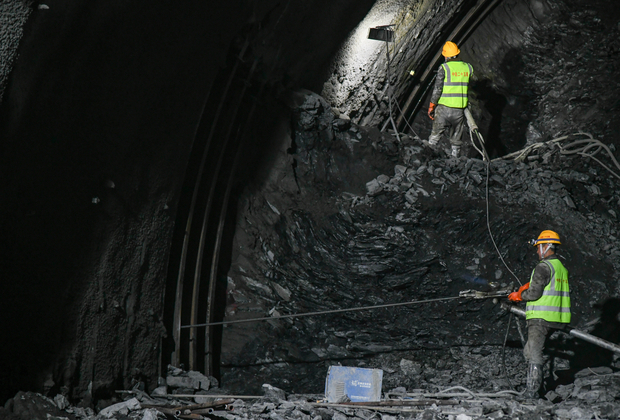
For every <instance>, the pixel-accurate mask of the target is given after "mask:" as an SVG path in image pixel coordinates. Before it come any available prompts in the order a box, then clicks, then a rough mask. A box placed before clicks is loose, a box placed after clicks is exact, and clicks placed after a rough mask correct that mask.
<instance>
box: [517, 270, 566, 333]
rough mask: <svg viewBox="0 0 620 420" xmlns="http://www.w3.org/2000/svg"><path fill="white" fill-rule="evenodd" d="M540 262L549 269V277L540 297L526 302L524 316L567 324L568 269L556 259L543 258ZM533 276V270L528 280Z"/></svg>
mask: <svg viewBox="0 0 620 420" xmlns="http://www.w3.org/2000/svg"><path fill="white" fill-rule="evenodd" d="M542 262H543V263H545V264H547V266H549V268H550V269H551V278H550V281H549V284H548V285H547V286H546V287H545V288H544V290H543V294H542V296H541V297H540V299H538V300H534V301H531V302H527V305H526V306H525V318H526V319H544V320H545V321H549V322H562V323H565V324H568V323H569V322H570V316H571V314H570V290H569V287H568V271H567V270H566V268H564V266H563V265H562V263H561V262H560V260H558V259H553V260H543V261H542ZM533 277H534V271H532V276H531V277H530V281H532V278H533Z"/></svg>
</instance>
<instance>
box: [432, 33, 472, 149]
mask: <svg viewBox="0 0 620 420" xmlns="http://www.w3.org/2000/svg"><path fill="white" fill-rule="evenodd" d="M460 52H461V50H459V47H457V45H456V44H455V43H454V42H451V41H448V42H446V43H445V45H444V46H443V50H442V52H441V54H442V55H443V56H444V57H445V60H446V61H445V63H443V64H442V65H441V66H440V67H439V69H438V70H437V77H436V78H435V86H434V87H433V93H432V94H431V103H430V106H429V108H428V116H429V117H430V119H431V120H433V130H432V132H431V136H430V137H429V138H428V143H429V144H430V145H431V146H436V145H437V144H438V143H439V140H440V139H441V136H442V135H443V133H444V132H445V131H446V130H448V129H450V144H451V145H452V153H451V154H452V156H453V157H459V153H460V151H461V145H462V144H463V142H462V141H461V136H462V135H463V127H464V125H465V114H464V110H465V108H466V107H467V103H468V99H467V92H468V88H469V80H470V78H471V76H472V74H473V72H474V70H473V68H472V66H471V64H469V63H465V62H464V61H461V60H459V58H458V55H459V54H460Z"/></svg>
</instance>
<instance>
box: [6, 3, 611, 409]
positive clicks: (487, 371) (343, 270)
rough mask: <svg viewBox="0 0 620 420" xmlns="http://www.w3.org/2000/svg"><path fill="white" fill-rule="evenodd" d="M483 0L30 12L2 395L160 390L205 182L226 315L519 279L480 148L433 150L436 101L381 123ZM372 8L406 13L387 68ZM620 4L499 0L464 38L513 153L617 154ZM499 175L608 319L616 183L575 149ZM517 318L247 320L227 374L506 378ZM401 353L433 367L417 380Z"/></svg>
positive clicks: (10, 227)
mask: <svg viewBox="0 0 620 420" xmlns="http://www.w3.org/2000/svg"><path fill="white" fill-rule="evenodd" d="M475 3H476V2H473V1H468V0H460V1H459V0H442V1H430V0H428V1H420V2H413V3H408V2H398V1H383V2H381V1H378V2H375V3H374V4H373V2H371V1H366V2H359V1H356V2H353V1H344V0H343V1H321V0H316V1H313V2H310V3H308V2H306V3H304V4H295V3H293V2H287V3H280V2H275V1H273V2H242V1H239V2H236V3H227V4H226V5H224V4H221V5H220V4H218V5H205V4H185V5H183V6H179V5H178V4H176V3H174V4H173V3H172V2H170V3H168V2H164V3H160V4H151V3H149V4H148V5H147V4H141V3H132V4H127V3H125V2H114V3H110V4H106V5H97V4H92V3H79V4H78V3H73V4H67V3H64V2H47V3H46V4H45V7H36V5H35V6H33V7H32V14H31V15H30V17H29V19H28V22H27V23H26V25H25V26H24V27H23V29H24V35H23V38H21V42H20V46H19V49H18V50H17V53H18V55H17V56H15V48H14V47H12V48H5V49H3V60H4V62H9V61H11V62H12V60H13V57H17V58H16V59H15V62H14V66H13V70H12V73H11V75H10V77H9V78H8V79H3V82H2V83H0V86H2V85H3V84H6V90H5V92H4V96H3V98H2V104H1V107H0V138H1V139H2V143H1V145H0V153H1V161H0V170H1V171H2V177H3V178H2V179H3V183H2V196H3V197H4V199H3V200H2V202H1V204H0V214H1V215H2V218H1V222H0V223H1V224H0V228H1V232H2V237H3V245H2V246H3V252H2V253H1V254H2V257H0V258H2V260H1V264H2V267H3V277H4V279H3V281H2V288H3V289H2V293H0V295H1V296H2V297H1V299H2V302H0V303H2V304H1V305H0V307H1V308H2V313H1V314H2V318H3V319H11V320H12V322H10V323H4V331H3V335H4V336H7V337H13V338H14V339H15V345H14V346H10V347H5V348H4V349H3V354H2V362H1V363H2V366H1V369H0V372H2V377H1V381H0V385H1V387H2V389H1V391H2V394H1V395H2V399H3V400H4V399H6V398H8V397H10V396H11V395H12V393H14V392H15V391H16V390H17V389H19V388H21V389H36V390H42V389H43V384H44V383H45V384H47V385H46V386H48V387H49V388H50V389H51V390H52V391H51V392H59V391H62V392H65V393H67V394H68V395H70V397H71V398H73V399H75V400H79V399H83V401H84V403H85V404H89V403H91V402H97V401H103V400H105V399H107V398H109V397H110V396H111V395H113V393H114V390H116V389H121V388H127V387H130V386H132V385H133V384H134V383H136V382H139V381H143V382H145V383H146V384H147V387H148V388H150V389H152V388H154V387H155V386H156V385H157V376H158V375H160V374H164V371H165V366H164V367H162V366H160V365H161V364H162V363H164V364H165V363H167V362H169V361H171V360H172V359H173V358H174V356H173V355H172V356H171V350H172V349H174V343H173V342H172V341H173V336H174V334H173V330H174V325H173V320H172V312H173V310H174V304H175V303H174V300H175V285H176V283H175V282H176V279H178V278H180V277H179V276H178V270H179V267H180V265H179V261H180V258H181V257H180V255H181V253H182V252H181V250H182V243H183V236H184V235H185V227H186V226H188V224H187V221H188V219H189V217H190V215H191V214H192V213H191V212H190V208H191V201H192V198H191V197H192V194H194V195H197V196H198V197H199V198H198V199H197V200H198V204H197V207H198V208H201V206H202V208H203V209H209V208H210V207H208V203H207V202H206V201H207V199H206V197H208V196H209V194H212V196H213V197H215V198H214V200H215V201H214V202H215V203H216V204H217V205H219V206H220V207H217V209H218V210H219V211H221V212H222V214H223V215H224V216H223V217H222V218H221V220H222V222H221V223H222V227H223V229H222V230H223V232H222V233H220V234H219V235H220V236H218V238H219V239H220V240H219V241H214V242H213V244H216V245H214V246H216V248H217V247H219V248H217V249H216V250H217V251H218V252H219V251H221V254H222V257H221V260H220V261H219V263H218V265H216V266H215V273H216V274H217V275H216V276H214V278H215V279H216V280H217V281H215V283H214V284H215V286H214V287H216V288H217V293H218V294H217V296H218V299H219V300H218V302H217V303H218V305H217V306H218V309H217V314H216V316H217V317H218V318H219V319H238V318H244V317H245V318H250V317H255V316H264V315H267V314H277V313H280V314H285V313H301V312H309V311H313V310H324V309H337V308H342V307H354V306H364V305H377V304H383V303H391V302H397V301H406V300H412V299H430V298H437V297H448V296H455V295H457V294H458V292H459V291H460V290H462V289H465V288H472V287H477V286H478V285H480V284H481V283H480V281H482V282H483V283H484V282H485V281H486V282H487V283H485V284H488V281H489V280H493V281H495V282H497V283H499V284H500V285H502V286H505V287H511V286H512V284H513V283H514V282H513V279H512V276H511V275H510V274H509V273H508V271H507V270H506V269H505V267H503V265H500V262H499V260H498V257H497V254H496V253H495V251H494V250H493V248H492V247H491V243H490V239H489V237H488V233H487V232H486V228H487V227H486V224H485V223H484V221H485V216H486V207H485V206H486V201H485V188H484V186H485V183H484V178H483V177H484V176H485V167H484V165H483V164H482V162H481V161H479V160H477V159H472V158H474V157H475V155H476V154H475V151H473V150H470V151H469V153H470V155H469V159H465V158H462V159H461V160H460V161H453V160H448V159H446V158H445V156H443V155H442V152H439V154H434V153H432V152H431V151H429V150H427V149H424V148H423V147H422V146H421V143H420V141H419V140H420V138H422V139H423V138H425V136H426V135H428V133H429V131H430V123H429V121H428V120H427V119H426V118H425V115H424V114H425V113H424V112H421V113H419V114H417V115H415V116H412V118H407V121H408V122H409V124H410V125H411V127H408V126H407V127H404V128H403V129H402V139H401V141H400V142H397V141H395V137H394V136H393V135H392V134H391V133H390V132H389V130H388V131H381V128H383V126H384V125H385V124H386V122H387V118H388V115H389V110H388V108H387V102H386V96H387V92H388V90H390V91H391V92H392V93H393V97H394V100H395V102H396V103H398V104H399V106H401V107H405V104H406V103H407V101H408V99H409V98H410V97H412V96H411V93H412V92H413V91H414V90H415V89H416V86H418V88H419V84H420V79H418V78H417V77H418V76H419V75H420V73H422V72H424V71H425V69H427V68H428V67H429V66H432V64H433V57H434V56H435V55H436V53H437V51H438V49H439V48H440V47H441V44H442V43H443V42H444V41H446V40H447V39H446V36H448V34H451V33H453V32H454V31H455V30H456V29H457V28H458V24H459V22H461V21H462V19H463V17H464V16H466V15H467V13H468V11H470V10H472V8H474V7H475ZM16 4H17V3H16ZM19 4H20V5H22V3H19ZM373 6H374V8H373ZM3 7H4V6H3ZM20 10H25V11H24V12H22V14H21V15H20V16H21V17H20V18H19V19H21V20H19V19H16V18H15V19H14V18H11V19H9V20H10V21H11V22H12V25H13V26H14V27H15V28H16V29H14V30H13V31H9V32H8V33H9V34H10V36H12V37H15V36H17V38H19V35H20V34H19V30H21V29H22V26H21V24H17V25H15V22H16V21H17V22H23V21H24V20H25V18H24V16H25V15H27V10H26V9H24V8H23V7H22V6H20ZM367 15H368V16H369V19H370V21H364V22H367V23H368V22H370V23H372V25H373V26H374V25H378V24H388V23H394V24H395V25H396V26H395V29H396V35H397V37H396V40H397V42H396V43H395V44H393V45H391V46H390V48H391V50H390V51H391V56H392V59H393V61H392V63H391V68H392V69H393V72H392V78H391V79H390V80H386V78H385V72H384V69H385V66H386V61H385V58H384V53H385V49H384V46H383V45H382V44H381V43H378V42H376V43H375V44H374V45H375V46H374V47H370V49H368V47H367V46H368V45H370V44H365V43H372V42H374V41H370V40H364V39H362V40H363V41H364V42H365V43H364V44H359V42H361V41H362V40H360V38H359V37H360V33H364V32H365V31H366V29H365V27H364V26H359V27H357V29H356V25H358V23H359V22H362V21H363V19H364V17H365V16H367ZM617 15H618V12H617V11H616V10H613V8H611V7H609V5H608V4H607V3H606V2H603V1H600V2H595V3H592V4H590V3H589V2H582V1H576V2H565V1H562V0H531V1H527V2H520V1H512V0H503V1H501V2H498V4H497V5H496V6H494V7H493V8H491V9H490V10H488V13H487V14H485V15H484V19H482V20H481V22H479V23H477V24H476V25H475V27H473V28H471V30H470V31H469V33H465V32H458V34H460V35H459V36H462V37H463V39H462V42H461V48H462V50H463V57H464V58H465V59H467V60H468V61H470V62H471V63H472V64H473V65H474V68H475V73H476V79H475V80H474V84H473V87H472V105H473V106H472V109H473V112H474V115H475V117H476V118H477V119H478V120H479V122H480V124H481V128H482V131H483V132H484V134H485V136H487V138H488V139H489V145H490V147H491V148H492V152H493V154H494V156H499V155H503V154H505V153H508V152H512V151H515V150H517V149H520V148H521V147H523V146H524V145H530V144H532V143H534V142H537V141H541V140H549V139H552V138H556V137H558V136H560V135H563V134H570V133H573V132H575V131H581V130H585V131H588V132H589V133H591V134H592V135H593V136H594V137H595V138H599V139H601V140H603V141H604V142H605V143H607V144H609V145H610V146H611V148H612V149H611V151H612V152H613V151H614V150H615V147H617V146H620V142H619V141H618V138H617V134H616V133H617V131H618V122H617V119H615V118H614V117H613V116H614V113H615V111H616V104H615V102H616V101H615V96H614V95H615V94H616V93H617V91H618V86H617V83H616V82H615V79H613V76H612V75H613V74H614V71H615V69H617V66H618V49H617V48H616V47H615V43H614V41H615V40H616V39H617V37H618V32H619V31H620V28H618V25H617V17H618V16H617ZM3 19H4V17H3ZM364 25H365V24H364ZM8 27H9V26H8V25H7V26H4V25H3V28H8ZM360 31H361V32H360ZM466 32H467V31H466ZM2 33H4V32H2ZM362 38H363V37H362ZM11 41H12V42H13V44H14V38H11ZM4 45H6V44H5V43H4V42H3V46H4ZM360 45H362V46H361V47H360ZM357 48H362V50H358V49H357ZM360 51H361V52H360ZM5 53H6V54H5ZM3 68H4V67H3ZM412 71H413V72H414V75H413V76H412V75H411V72H412ZM302 88H303V89H306V90H303V89H302ZM311 91H314V92H322V96H323V97H319V96H318V95H316V94H314V93H312V92H311ZM420 101H421V103H422V104H423V105H422V108H423V107H424V106H427V104H428V99H427V98H426V99H425V98H424V97H423V95H422V98H421V100H420ZM394 111H395V112H396V110H394ZM583 138H587V136H586V137H584V136H583V135H582V136H581V137H575V139H583ZM202 156H205V158H204V159H203V158H202ZM213 156H221V157H222V158H221V159H218V158H215V160H213V161H211V160H209V159H212V158H213ZM205 159H206V160H205ZM201 162H202V163H204V162H206V163H207V164H206V165H203V166H204V167H206V168H207V169H206V170H205V171H201V170H200V167H201ZM218 162H219V163H218ZM605 162H607V164H608V165H609V166H613V163H609V162H608V161H605ZM211 163H214V165H211ZM397 165H398V166H397ZM233 168H234V169H233ZM210 171H211V172H210ZM218 171H220V172H218ZM226 171H228V172H226ZM492 172H493V175H492V177H491V181H490V182H491V193H492V197H491V201H490V202H489V204H490V211H491V229H492V230H493V232H495V233H496V235H497V239H498V246H499V248H500V249H501V250H502V252H504V253H505V255H504V256H505V257H506V259H507V260H508V261H509V263H510V265H511V266H512V267H513V268H514V270H515V272H516V273H517V274H518V275H519V277H521V278H522V279H523V278H525V277H526V273H527V272H528V271H529V269H531V267H532V265H533V264H534V262H535V260H534V256H533V255H531V254H530V252H529V251H530V250H529V249H528V248H526V247H525V246H524V242H525V240H527V239H529V238H530V237H531V236H534V235H536V234H537V232H538V231H540V230H541V229H546V228H553V229H556V230H558V231H559V232H560V234H561V235H562V236H563V237H565V238H566V245H565V248H564V257H565V258H566V260H567V262H566V265H567V266H568V267H569V271H570V272H571V273H575V277H574V278H576V279H582V278H587V279H589V282H588V283H579V282H577V283H576V284H575V302H576V303H577V309H576V311H575V313H576V318H577V322H578V323H579V324H580V325H586V324H587V323H588V322H590V321H592V320H593V319H595V317H596V314H597V308H598V307H600V306H597V305H601V304H603V303H604V301H605V299H606V298H607V297H609V296H614V295H617V294H618V292H619V290H618V289H619V287H620V285H619V284H618V280H617V278H616V277H615V273H616V272H617V270H618V268H620V267H619V265H620V261H619V258H620V251H619V250H618V248H617V236H618V232H617V217H618V214H619V213H618V206H619V205H620V197H619V196H618V193H617V191H618V188H617V187H618V182H617V179H616V178H615V177H614V176H613V175H609V172H607V171H606V170H605V169H604V168H602V167H601V166H600V165H598V162H596V161H595V160H593V159H589V158H581V157H578V156H575V157H568V158H567V157H563V156H561V155H560V154H559V152H558V150H557V149H556V150H554V149H553V148H547V149H541V150H539V151H537V153H533V154H532V155H531V156H529V157H526V158H525V160H524V161H521V162H513V161H511V160H506V161H500V162H499V163H494V164H493V165H492ZM222 174H225V176H224V175H222ZM222 180H226V181H222ZM200 186H201V187H200ZM201 188H202V189H201ZM226 191H227V193H225V194H223V193H222V192H226ZM203 193H204V195H203ZM541 196H542V197H541ZM200 200H203V201H204V202H203V201H200ZM218 203H219V204H218ZM213 214H215V211H214V213H213ZM203 217H204V219H205V220H207V219H208V217H207V216H205V212H204V211H203V212H202V213H201V212H200V211H199V212H197V213H196V214H195V218H196V220H197V221H199V220H200V219H202V218H203ZM210 217H214V216H213V215H211V216H210ZM196 223H198V222H196ZM195 226H197V225H195ZM209 232H210V231H209ZM207 236H209V237H211V234H210V235H207ZM208 243H210V242H208ZM220 248H221V249H220ZM196 249H199V248H196ZM593 250H596V251H593ZM212 251H213V250H211V252H212ZM196 252H198V251H196ZM195 260H196V261H194V262H193V263H195V264H196V266H197V267H199V264H198V260H200V258H197V257H196V258H195ZM190 263H192V261H190ZM196 266H190V265H188V267H189V268H188V271H191V270H192V269H194V270H196ZM481 279H482V280H481ZM483 286H484V285H483ZM481 287H482V286H481ZM505 325H506V316H505V315H503V314H502V313H501V312H500V311H499V310H498V308H497V307H496V306H494V305H493V304H492V303H491V302H490V301H475V302H474V301H454V302H447V303H439V302H438V303H433V304H431V305H429V306H427V307H424V308H422V307H420V308H418V307H415V308H414V307H411V308H401V309H398V310H387V309H386V310H381V311H373V312H359V313H352V314H348V315H339V316H328V317H317V318H307V319H304V320H295V321H270V322H268V323H261V324H256V325H255V324H239V325H238V326H227V327H224V328H223V329H222V334H221V338H220V339H221V350H222V351H221V354H220V355H219V358H220V360H219V362H220V364H219V365H218V367H219V368H220V369H221V371H220V372H219V374H220V378H221V379H222V386H223V387H229V389H231V390H239V391H240V392H245V391H247V392H251V391H255V390H256V389H257V387H260V385H261V384H262V383H264V382H272V383H276V384H277V385H279V386H281V387H283V388H285V389H287V390H289V391H297V392H308V391H310V390H317V387H318V389H319V390H320V388H321V382H322V381H323V380H324V377H325V373H326V369H327V367H328V366H329V365H330V364H335V363H343V364H352V365H355V366H367V367H380V368H383V369H384V370H385V372H387V373H388V374H389V375H388V376H386V382H385V383H386V386H398V385H403V386H407V387H417V386H420V385H421V384H429V383H436V382H437V379H436V378H441V377H442V375H443V376H446V375H452V376H455V377H458V378H459V380H460V381H462V383H467V384H468V385H469V386H473V387H484V386H488V385H489V384H490V383H491V382H490V380H491V379H492V378H495V377H496V376H497V375H498V372H497V371H496V370H497V369H491V368H488V367H487V368H484V369H481V368H480V367H481V366H490V365H495V366H497V363H498V360H499V359H498V357H499V351H500V348H501V344H502V343H501V339H502V337H503V336H502V334H504V333H505V328H506V327H505ZM590 325H592V323H591V324H590ZM511 334H512V337H511V341H510V342H509V357H512V360H514V365H513V366H511V368H512V369H513V370H514V372H513V373H514V374H515V375H516V376H518V375H519V373H518V372H519V370H518V369H519V365H518V360H519V359H518V358H519V357H520V355H519V353H518V347H519V343H518V338H517V336H516V332H515V331H514V330H513V331H512V333H511ZM471 353H474V354H477V355H478V356H476V357H475V358H474V359H471V360H470V359H467V364H466V365H467V366H466V367H464V368H463V367H462V366H461V365H460V363H459V362H458V360H462V359H463V357H465V358H466V357H467V356H466V355H467V354H471ZM402 360H406V361H415V363H418V364H420V366H422V367H424V370H425V371H426V372H431V373H432V375H430V376H429V375H426V374H424V373H421V372H418V373H416V374H415V375H413V376H410V377H408V376H407V375H405V374H406V369H405V370H403V369H401V364H402ZM182 362H183V363H185V364H186V363H188V362H187V360H185V359H182ZM571 363H574V359H572V358H571V357H567V358H565V359H563V360H562V361H561V364H563V365H562V366H564V367H567V366H569V365H570V364H571ZM609 363H611V362H609ZM470 364H473V365H470ZM616 367H618V366H616ZM477 369H480V371H479V372H478V374H474V373H472V371H476V370H477ZM390 375H391V376H390ZM500 382H501V381H500ZM500 382H498V383H496V384H495V385H497V386H501V385H502V384H501V383H500Z"/></svg>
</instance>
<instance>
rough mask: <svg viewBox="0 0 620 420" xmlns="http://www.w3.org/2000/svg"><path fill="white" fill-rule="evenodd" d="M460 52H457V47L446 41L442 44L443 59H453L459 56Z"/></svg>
mask: <svg viewBox="0 0 620 420" xmlns="http://www.w3.org/2000/svg"><path fill="white" fill-rule="evenodd" d="M460 52H461V50H459V47H457V46H456V44H455V43H454V42H452V41H448V42H446V43H445V44H444V46H443V50H442V51H441V55H443V56H444V57H455V56H457V55H459V53H460Z"/></svg>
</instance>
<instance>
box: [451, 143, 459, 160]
mask: <svg viewBox="0 0 620 420" xmlns="http://www.w3.org/2000/svg"><path fill="white" fill-rule="evenodd" d="M459 153H461V146H452V153H451V156H452V157H454V158H457V157H459Z"/></svg>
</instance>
